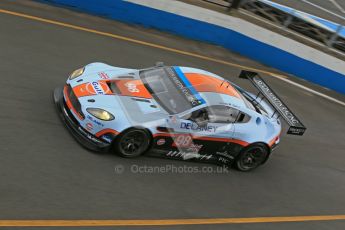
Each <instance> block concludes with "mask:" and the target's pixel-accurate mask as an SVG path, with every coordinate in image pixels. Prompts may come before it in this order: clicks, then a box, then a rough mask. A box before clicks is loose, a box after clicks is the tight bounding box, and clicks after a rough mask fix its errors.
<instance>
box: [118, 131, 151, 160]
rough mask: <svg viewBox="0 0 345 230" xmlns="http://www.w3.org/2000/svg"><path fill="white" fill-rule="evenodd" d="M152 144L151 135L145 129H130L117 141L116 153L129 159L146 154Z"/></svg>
mask: <svg viewBox="0 0 345 230" xmlns="http://www.w3.org/2000/svg"><path fill="white" fill-rule="evenodd" d="M150 142H151V135H150V134H149V133H148V132H147V131H146V130H144V129H135V128H133V129H129V130H126V131H124V132H123V133H121V134H120V136H119V137H118V138H117V139H116V142H115V145H114V150H115V153H116V154H118V155H120V156H122V157H127V158H133V157H137V156H140V155H142V154H144V153H145V152H146V151H147V150H148V148H149V146H150Z"/></svg>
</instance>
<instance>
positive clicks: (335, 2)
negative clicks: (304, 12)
mask: <svg viewBox="0 0 345 230" xmlns="http://www.w3.org/2000/svg"><path fill="white" fill-rule="evenodd" d="M328 1H330V2H331V3H333V5H334V6H335V7H337V8H338V9H339V10H340V11H341V12H342V13H344V14H345V10H344V8H343V7H342V6H341V5H339V3H338V2H337V1H335V0H328Z"/></svg>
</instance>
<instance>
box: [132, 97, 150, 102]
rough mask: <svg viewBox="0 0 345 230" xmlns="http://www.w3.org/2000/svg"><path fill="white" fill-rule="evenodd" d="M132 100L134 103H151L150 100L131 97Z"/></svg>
mask: <svg viewBox="0 0 345 230" xmlns="http://www.w3.org/2000/svg"><path fill="white" fill-rule="evenodd" d="M132 100H134V101H140V102H146V103H151V101H150V100H146V99H141V98H133V97H132Z"/></svg>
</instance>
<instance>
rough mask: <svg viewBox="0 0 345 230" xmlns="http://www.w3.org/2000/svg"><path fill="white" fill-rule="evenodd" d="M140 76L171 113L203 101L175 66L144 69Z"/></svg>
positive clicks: (157, 99)
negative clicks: (187, 84)
mask: <svg viewBox="0 0 345 230" xmlns="http://www.w3.org/2000/svg"><path fill="white" fill-rule="evenodd" d="M140 78H141V80H142V81H143V82H144V85H145V87H146V88H147V90H148V91H149V92H150V93H151V94H152V96H153V97H154V99H155V100H156V101H157V102H158V103H159V104H160V106H161V107H162V108H163V109H165V110H166V111H167V112H168V113H169V114H177V113H181V112H184V111H187V110H189V109H191V108H193V107H195V106H198V105H200V104H202V103H203V102H202V101H201V100H200V99H198V98H197V97H196V96H195V95H194V94H193V91H192V90H191V89H190V87H188V86H186V82H184V79H181V76H179V74H178V73H177V72H176V70H175V69H174V68H173V67H163V68H153V69H147V70H142V71H140Z"/></svg>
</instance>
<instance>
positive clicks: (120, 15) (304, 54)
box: [40, 0, 345, 94]
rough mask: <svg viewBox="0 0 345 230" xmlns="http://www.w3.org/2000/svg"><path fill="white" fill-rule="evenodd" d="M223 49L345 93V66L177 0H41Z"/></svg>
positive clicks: (247, 24)
mask: <svg viewBox="0 0 345 230" xmlns="http://www.w3.org/2000/svg"><path fill="white" fill-rule="evenodd" d="M40 1H41V2H42V1H43V2H48V3H51V4H55V5H59V6H63V7H68V8H71V9H75V10H78V11H83V12H86V13H90V14H93V15H99V16H102V17H106V18H110V19H114V20H118V21H122V22H126V23H131V24H140V25H143V26H145V27H150V28H156V29H159V30H163V31H168V32H172V33H174V34H178V35H181V36H184V37H188V38H192V39H196V40H200V41H204V42H209V43H212V44H217V45H220V46H223V47H225V48H227V49H229V50H232V51H234V52H237V53H240V54H242V55H244V56H247V57H249V58H251V59H253V60H256V61H258V62H261V63H263V64H266V65H268V66H272V67H274V68H277V69H279V70H281V71H284V72H287V73H289V74H292V75H295V76H298V77H300V78H303V79H305V80H308V81H310V82H313V83H316V84H319V85H321V86H324V87H327V88H329V89H332V90H335V91H337V92H340V93H343V94H345V62H344V61H342V60H340V59H337V58H335V57H333V56H330V55H328V54H325V53H323V52H321V51H319V50H316V49H314V48H311V47H309V46H306V45H304V44H301V43H299V42H296V41H294V40H292V39H289V38H286V37H284V36H282V35H280V34H277V33H274V32H272V31H269V30H267V29H264V28H262V27H259V26H257V25H255V24H252V23H250V22H247V21H245V20H242V19H240V18H236V17H232V16H230V15H225V14H221V13H218V12H215V11H211V10H208V9H204V8H201V7H197V6H194V5H189V4H186V3H183V2H180V1H175V0H40Z"/></svg>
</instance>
